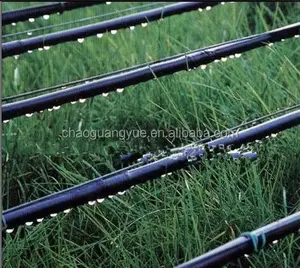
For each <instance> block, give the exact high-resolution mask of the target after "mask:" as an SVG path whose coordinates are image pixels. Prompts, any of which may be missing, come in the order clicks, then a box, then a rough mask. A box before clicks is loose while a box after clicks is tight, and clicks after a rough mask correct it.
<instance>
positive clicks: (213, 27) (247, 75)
mask: <svg viewBox="0 0 300 268" xmlns="http://www.w3.org/2000/svg"><path fill="white" fill-rule="evenodd" d="M30 4H32V5H33V4H36V3H32V2H30ZM25 5H28V3H24V2H23V3H22V2H21V3H16V2H14V3H4V4H3V10H4V11H5V10H10V9H14V8H19V7H22V6H25ZM141 5H145V3H137V4H134V3H112V4H111V5H99V6H94V7H89V8H85V9H82V10H74V11H71V12H66V13H64V14H63V15H53V16H51V17H50V19H49V20H47V21H46V20H43V19H36V21H35V22H34V23H29V22H25V23H19V24H18V25H17V26H15V27H13V26H6V27H3V34H7V33H12V32H17V31H23V30H26V29H30V28H34V27H39V26H44V25H50V24H53V23H61V22H66V21H70V20H74V19H78V18H85V17H88V16H94V15H97V14H105V13H108V12H114V11H116V14H114V15H111V16H108V17H103V18H101V19H100V20H105V19H108V18H112V17H116V16H121V15H124V14H130V13H132V12H134V11H130V12H124V13H122V14H121V13H120V14H119V12H118V11H119V10H121V9H125V8H130V7H134V6H141ZM299 14H300V6H299V3H298V4H297V3H281V4H278V3H277V4H263V3H260V4H253V3H251V4H249V3H235V4H226V5H224V6H221V5H219V6H217V7H215V8H213V9H212V10H211V11H205V12H202V13H200V12H198V11H197V12H190V13H186V14H183V15H179V16H173V17H170V18H165V19H164V20H163V21H159V22H153V23H149V25H148V26H147V27H146V28H142V27H136V29H135V30H134V31H130V30H128V29H127V30H120V31H119V32H118V33H117V34H116V35H111V34H105V35H104V36H103V38H102V39H98V38H96V37H91V38H87V39H86V40H85V41H84V43H83V44H80V43H78V42H70V43H65V44H61V45H57V46H54V47H51V48H50V50H49V51H43V52H40V51H36V50H35V51H34V52H33V53H31V54H28V53H26V54H24V55H21V56H20V57H19V58H18V59H14V58H13V57H12V58H7V59H4V60H3V82H2V85H3V91H2V94H3V97H7V96H12V95H14V94H17V93H23V92H26V91H31V90H33V89H38V88H43V87H46V86H52V85H56V84H60V83H63V82H67V81H72V80H76V79H81V78H85V77H89V76H93V75H96V74H101V73H106V72H109V71H113V70H118V69H121V68H125V67H130V66H132V65H135V64H140V63H144V62H150V61H152V60H155V59H159V58H162V57H166V56H170V55H175V54H177V53H182V52H187V51H189V50H193V49H197V48H200V47H204V46H208V45H212V44H216V43H220V42H223V41H227V40H232V39H236V38H240V37H243V36H247V35H250V34H255V33H261V32H264V31H267V30H271V29H275V28H277V27H282V26H285V25H287V24H289V23H295V22H298V21H299V19H300V16H299ZM96 21H97V20H94V21H91V22H96ZM73 26H79V24H76V25H73ZM45 33H46V32H45ZM23 37H24V36H23ZM25 38H26V35H25ZM8 40H12V39H7V40H6V39H5V41H8ZM299 42H300V41H299V39H295V38H293V39H289V40H286V41H284V42H280V43H277V44H275V45H274V46H272V47H265V48H259V49H256V50H253V51H250V52H247V53H244V54H243V55H242V57H241V58H239V59H230V60H228V61H227V62H225V63H223V62H220V63H213V64H210V65H209V66H208V67H207V68H206V69H205V70H201V69H198V70H196V71H191V72H179V73H177V74H175V75H171V76H166V77H163V78H160V79H158V80H153V81H150V82H147V83H142V84H139V85H137V86H132V87H128V88H125V90H124V92H123V93H121V94H118V93H111V94H110V95H109V96H108V97H106V98H104V97H102V96H98V97H94V98H93V99H90V100H87V101H86V102H85V103H84V104H75V105H71V104H67V105H63V106H62V107H61V108H60V109H59V110H58V111H53V112H44V113H42V114H34V115H33V116H32V117H31V118H27V117H20V118H16V119H13V120H11V121H10V122H9V123H7V124H3V125H2V129H3V136H2V159H3V163H2V171H3V176H2V178H3V208H4V209H6V208H9V207H12V206H15V205H18V204H21V203H23V202H26V201H30V200H34V199H36V198H38V197H42V196H44V195H46V194H50V193H53V192H56V191H59V190H61V189H66V188H67V187H70V186H73V185H76V184H79V183H81V182H84V181H87V180H90V179H93V178H95V177H98V176H100V175H104V174H106V173H108V172H110V171H113V170H115V169H116V168H119V167H120V161H119V155H120V154H121V153H128V152H132V151H140V152H148V151H151V152H157V151H158V150H162V149H164V148H172V147H174V146H179V145H181V144H187V143H189V142H191V141H192V140H191V139H188V138H187V139H179V138H178V139H175V140H170V139H169V140H168V139H165V138H150V139H147V138H146V139H145V138H130V139H128V140H121V139H118V138H99V139H91V138H75V137H71V138H63V137H62V131H63V130H68V129H69V128H70V129H71V130H74V131H76V130H78V129H81V130H85V129H87V130H91V129H93V130H110V131H113V130H138V129H143V130H146V131H149V132H150V131H151V130H152V129H158V130H164V131H165V132H168V131H169V130H170V129H176V128H178V129H179V128H180V129H185V130H195V129H200V130H203V131H204V130H208V131H210V132H214V131H219V130H223V129H226V128H229V127H233V126H235V125H238V124H240V123H241V122H243V121H246V120H250V119H254V118H256V117H259V116H262V115H265V114H268V113H270V112H274V111H276V110H277V109H282V108H285V107H288V106H292V105H295V104H297V103H299V100H300V89H299V78H300V70H299V69H300V46H299V44H300V43H299ZM254 149H255V150H256V152H257V153H258V159H257V160H256V161H252V162H251V161H228V160H224V159H219V160H217V161H211V162H204V163H203V165H202V166H201V168H200V169H195V168H191V169H188V170H185V171H180V172H177V173H174V174H173V175H172V176H169V177H167V178H164V179H159V180H155V181H152V182H148V183H146V184H143V185H140V186H137V187H135V188H134V189H132V190H130V191H127V192H126V194H125V195H124V196H118V197H114V198H112V199H109V200H105V201H104V202H103V203H102V204H98V205H95V206H89V205H85V206H82V207H79V208H76V209H73V210H72V212H71V213H69V214H68V215H63V214H59V215H58V216H57V217H55V218H47V219H45V220H44V222H43V223H41V224H38V225H33V226H26V227H20V228H19V229H18V230H16V231H15V232H13V233H12V234H5V236H4V239H3V247H4V251H3V256H4V267H7V268H16V267H30V268H32V267H87V268H91V267H172V266H174V265H178V264H179V263H182V262H184V261H187V260H190V259H191V258H193V257H196V256H198V255H200V254H202V253H204V252H206V251H208V250H210V249H213V248H214V247H216V246H219V245H221V244H223V243H225V242H227V241H228V240H231V239H233V238H235V237H237V236H238V235H239V234H240V233H241V232H245V231H251V230H253V229H256V228H258V227H260V226H262V225H265V224H267V223H269V222H272V221H274V220H277V219H279V218H281V217H284V216H286V215H288V214H290V213H292V212H294V211H296V210H299V208H300V202H299V200H300V199H299V197H300V180H299V179H300V166H299V158H300V140H299V127H298V128H295V129H292V130H288V131H286V132H284V133H282V134H280V135H278V136H277V137H276V138H274V139H271V140H269V141H268V142H264V143H263V144H262V145H261V146H258V145H257V146H256V147H255V148H254ZM228 267H274V268H276V267H300V242H299V239H298V240H297V237H296V236H290V237H287V238H285V239H283V240H282V241H281V242H279V243H278V244H276V245H273V246H272V248H269V250H266V251H261V252H260V253H258V254H255V255H253V256H251V257H250V258H248V259H246V258H245V259H241V260H240V261H237V262H236V263H231V264H230V265H229V266H228Z"/></svg>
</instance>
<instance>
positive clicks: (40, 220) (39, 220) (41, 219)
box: [36, 218, 44, 222]
mask: <svg viewBox="0 0 300 268" xmlns="http://www.w3.org/2000/svg"><path fill="white" fill-rule="evenodd" d="M43 220H44V218H40V219H37V220H36V221H37V222H42V221H43Z"/></svg>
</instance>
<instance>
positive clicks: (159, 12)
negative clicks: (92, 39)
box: [2, 2, 219, 58]
mask: <svg viewBox="0 0 300 268" xmlns="http://www.w3.org/2000/svg"><path fill="white" fill-rule="evenodd" d="M217 4H219V2H180V3H176V4H172V5H168V6H164V7H159V8H155V9H151V10H147V11H143V12H139V13H135V14H132V15H127V16H123V17H120V18H116V19H111V20H107V21H103V22H99V23H95V24H90V25H87V26H81V27H77V28H73V29H70V30H65V31H60V32H56V33H51V34H47V35H41V36H37V37H32V38H28V39H23V40H17V41H12V42H7V43H4V44H3V45H2V57H3V58H5V57H8V56H14V55H19V54H22V53H25V52H27V51H28V50H33V49H37V48H41V47H44V46H53V45H57V44H61V43H65V42H68V41H75V40H77V39H79V38H85V37H88V36H92V35H97V34H101V33H105V32H108V31H112V30H119V29H124V28H128V27H130V26H135V25H139V24H141V23H148V22H151V21H156V20H159V19H162V18H165V17H169V16H173V15H179V14H182V13H185V12H189V11H193V10H197V9H198V8H206V7H207V6H211V7H212V6H215V5H217Z"/></svg>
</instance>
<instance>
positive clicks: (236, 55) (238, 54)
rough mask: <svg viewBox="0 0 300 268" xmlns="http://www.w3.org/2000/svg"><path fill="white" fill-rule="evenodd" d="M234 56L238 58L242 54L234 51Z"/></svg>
mask: <svg viewBox="0 0 300 268" xmlns="http://www.w3.org/2000/svg"><path fill="white" fill-rule="evenodd" d="M234 56H235V57H236V58H240V57H241V56H242V54H240V53H236V54H234Z"/></svg>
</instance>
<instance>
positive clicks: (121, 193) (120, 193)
mask: <svg viewBox="0 0 300 268" xmlns="http://www.w3.org/2000/svg"><path fill="white" fill-rule="evenodd" d="M125 193H126V191H123V192H118V194H119V195H124V194H125Z"/></svg>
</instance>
